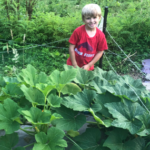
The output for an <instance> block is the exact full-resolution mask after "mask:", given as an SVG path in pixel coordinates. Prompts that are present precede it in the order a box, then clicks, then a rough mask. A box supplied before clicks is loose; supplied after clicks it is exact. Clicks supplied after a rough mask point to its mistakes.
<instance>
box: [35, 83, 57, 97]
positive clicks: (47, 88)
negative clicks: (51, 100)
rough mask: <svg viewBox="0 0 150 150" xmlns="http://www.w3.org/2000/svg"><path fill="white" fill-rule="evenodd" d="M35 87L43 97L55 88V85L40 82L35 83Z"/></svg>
mask: <svg viewBox="0 0 150 150" xmlns="http://www.w3.org/2000/svg"><path fill="white" fill-rule="evenodd" d="M36 88H37V89H39V90H40V91H41V92H42V93H43V94H44V96H45V97H47V95H48V94H49V92H50V91H52V90H53V89H54V88H55V86H54V85H47V84H43V83H40V84H36Z"/></svg>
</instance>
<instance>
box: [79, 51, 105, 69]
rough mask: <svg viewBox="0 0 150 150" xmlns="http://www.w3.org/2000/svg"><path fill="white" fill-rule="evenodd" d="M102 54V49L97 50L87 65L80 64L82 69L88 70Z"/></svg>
mask: <svg viewBox="0 0 150 150" xmlns="http://www.w3.org/2000/svg"><path fill="white" fill-rule="evenodd" d="M102 55H103V51H98V52H97V53H96V55H95V56H94V58H93V59H92V61H90V62H89V63H88V64H87V65H84V66H82V68H83V69H85V70H89V69H90V67H91V66H92V65H94V64H95V63H96V62H97V61H98V60H99V59H100V58H101V57H102Z"/></svg>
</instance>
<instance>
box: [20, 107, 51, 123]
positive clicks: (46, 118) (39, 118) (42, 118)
mask: <svg viewBox="0 0 150 150" xmlns="http://www.w3.org/2000/svg"><path fill="white" fill-rule="evenodd" d="M21 113H22V114H23V115H24V117H25V118H26V119H27V120H28V121H29V122H31V123H32V124H47V123H50V118H51V112H50V111H46V112H42V110H41V109H39V108H35V107H31V109H30V110H22V111H21Z"/></svg>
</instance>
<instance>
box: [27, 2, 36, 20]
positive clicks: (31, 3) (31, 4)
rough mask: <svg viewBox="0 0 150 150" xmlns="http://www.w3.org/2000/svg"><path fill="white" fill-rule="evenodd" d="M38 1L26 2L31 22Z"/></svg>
mask: <svg viewBox="0 0 150 150" xmlns="http://www.w3.org/2000/svg"><path fill="white" fill-rule="evenodd" d="M37 1H38V0H26V12H27V14H28V16H29V20H31V18H32V12H33V8H34V6H35V4H36V3H37Z"/></svg>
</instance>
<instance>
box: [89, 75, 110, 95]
mask: <svg viewBox="0 0 150 150" xmlns="http://www.w3.org/2000/svg"><path fill="white" fill-rule="evenodd" d="M89 84H90V85H91V86H93V88H94V89H95V90H96V91H97V92H98V93H100V94H101V93H104V92H106V89H103V86H110V85H109V83H108V81H106V80H102V79H101V78H99V77H95V78H94V80H92V81H91V82H90V83H89Z"/></svg>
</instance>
